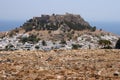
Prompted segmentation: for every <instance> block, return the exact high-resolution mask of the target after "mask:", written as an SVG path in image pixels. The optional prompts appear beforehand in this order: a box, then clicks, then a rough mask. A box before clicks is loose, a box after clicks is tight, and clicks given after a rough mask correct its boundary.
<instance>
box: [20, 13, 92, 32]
mask: <svg viewBox="0 0 120 80" xmlns="http://www.w3.org/2000/svg"><path fill="white" fill-rule="evenodd" d="M21 28H23V29H25V31H26V32H27V31H31V30H33V29H35V30H58V29H61V30H63V31H69V30H71V29H73V30H84V29H92V27H91V26H90V25H89V23H88V22H86V21H85V20H84V19H83V18H82V17H81V16H80V15H74V14H69V13H66V14H65V15H57V14H56V15H55V14H52V15H41V17H33V19H30V20H28V21H27V22H25V23H24V24H23V26H21Z"/></svg>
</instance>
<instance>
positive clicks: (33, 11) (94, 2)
mask: <svg viewBox="0 0 120 80" xmlns="http://www.w3.org/2000/svg"><path fill="white" fill-rule="evenodd" d="M119 3H120V0H115V1H113V0H69V1H68V0H41V1H40V0H37V1H33V0H0V10H1V11H0V28H2V27H4V26H6V29H7V28H8V30H9V28H10V27H11V26H12V27H16V26H19V25H22V24H23V23H24V22H25V21H26V20H29V19H31V18H32V17H34V16H41V14H49V15H51V14H53V13H55V14H65V13H66V12H68V13H73V14H79V15H81V16H82V17H83V18H84V19H85V20H86V21H87V22H89V23H90V24H92V26H97V27H98V28H103V29H105V30H107V31H112V32H117V33H118V31H119V29H120V28H119V27H118V26H120V24H116V23H120V15H119V14H120V5H119ZM19 21H20V23H19ZM5 22H6V23H5ZM7 22H8V23H9V22H11V24H8V23H7ZM14 22H15V24H14ZM16 22H18V23H17V24H16ZM96 22H102V23H96ZM103 23H104V24H103ZM105 23H114V25H115V26H116V28H115V26H114V25H112V24H111V26H110V25H109V24H108V25H106V24H105ZM9 26H10V27H9ZM113 30H114V31H113ZM115 30H116V31H115ZM119 34H120V33H119Z"/></svg>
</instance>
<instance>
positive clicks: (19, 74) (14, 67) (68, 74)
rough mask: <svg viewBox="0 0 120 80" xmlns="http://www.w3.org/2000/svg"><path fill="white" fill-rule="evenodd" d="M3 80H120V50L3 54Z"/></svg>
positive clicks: (0, 78)
mask: <svg viewBox="0 0 120 80" xmlns="http://www.w3.org/2000/svg"><path fill="white" fill-rule="evenodd" d="M0 80H120V50H67V51H63V50H54V51H50V52H42V51H14V52H12V51H8V52H6V51H1V52H0Z"/></svg>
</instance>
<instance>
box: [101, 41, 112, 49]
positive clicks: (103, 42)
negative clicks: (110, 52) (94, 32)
mask: <svg viewBox="0 0 120 80" xmlns="http://www.w3.org/2000/svg"><path fill="white" fill-rule="evenodd" d="M111 44H112V43H111V41H109V40H99V45H102V46H103V47H102V48H110V45H111Z"/></svg>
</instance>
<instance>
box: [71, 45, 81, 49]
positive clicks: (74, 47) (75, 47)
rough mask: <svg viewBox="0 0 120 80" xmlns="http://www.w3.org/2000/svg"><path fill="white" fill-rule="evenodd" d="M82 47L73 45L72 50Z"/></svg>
mask: <svg viewBox="0 0 120 80" xmlns="http://www.w3.org/2000/svg"><path fill="white" fill-rule="evenodd" d="M80 47H82V46H80V45H79V44H72V49H78V48H80Z"/></svg>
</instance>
